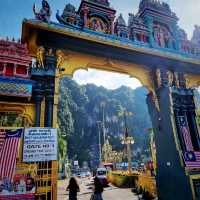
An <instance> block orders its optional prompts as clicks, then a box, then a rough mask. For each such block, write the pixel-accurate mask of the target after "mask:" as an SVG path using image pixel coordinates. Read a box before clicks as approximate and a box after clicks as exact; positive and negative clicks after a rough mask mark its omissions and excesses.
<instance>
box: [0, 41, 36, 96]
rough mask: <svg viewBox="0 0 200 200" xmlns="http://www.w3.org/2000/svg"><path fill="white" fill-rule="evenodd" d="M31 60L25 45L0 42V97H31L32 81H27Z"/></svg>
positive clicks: (13, 42)
mask: <svg viewBox="0 0 200 200" xmlns="http://www.w3.org/2000/svg"><path fill="white" fill-rule="evenodd" d="M31 60H32V59H31V57H30V56H29V54H28V50H27V47H26V45H25V44H21V42H20V41H18V42H15V41H14V40H12V41H9V40H8V39H7V40H0V95H3V96H16V97H28V98H30V97H31V96H32V86H33V81H31V80H29V79H30V76H29V67H30V65H31Z"/></svg>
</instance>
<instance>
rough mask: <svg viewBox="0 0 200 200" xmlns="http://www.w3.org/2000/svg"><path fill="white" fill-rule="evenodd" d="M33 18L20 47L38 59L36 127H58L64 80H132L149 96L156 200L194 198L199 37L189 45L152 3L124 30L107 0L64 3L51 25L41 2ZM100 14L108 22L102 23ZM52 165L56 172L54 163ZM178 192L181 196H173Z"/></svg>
mask: <svg viewBox="0 0 200 200" xmlns="http://www.w3.org/2000/svg"><path fill="white" fill-rule="evenodd" d="M34 13H35V16H36V19H35V20H24V21H23V28H22V41H23V42H24V43H26V44H27V46H28V50H29V53H30V55H31V56H32V57H35V58H36V59H37V62H36V63H35V65H33V66H32V68H31V79H32V80H33V81H34V82H35V83H36V84H35V87H34V90H33V94H34V98H32V102H33V103H34V108H35V126H45V127H56V126H57V105H58V85H59V78H60V77H62V76H65V75H70V76H72V75H73V73H74V71H76V70H77V69H80V68H83V69H88V68H95V69H103V70H107V71H114V72H119V73H124V74H128V75H130V76H131V77H136V78H137V79H139V80H140V81H141V83H142V84H143V85H144V86H146V87H147V88H148V90H149V95H148V97H147V104H148V107H149V112H150V115H151V119H152V124H153V127H154V131H155V142H156V149H157V155H156V157H157V176H156V181H157V187H158V198H159V199H162V200H174V199H177V200H188V199H192V198H193V199H196V198H198V193H197V192H196V191H197V190H198V181H200V174H199V170H200V164H199V160H198V155H199V154H200V140H199V137H200V136H199V132H198V127H197V124H196V122H195V118H196V113H195V104H194V99H193V96H194V94H193V90H192V89H191V87H193V86H196V85H199V83H200V82H199V80H200V47H199V43H198V42H199V40H200V37H199V36H198V35H199V34H194V37H193V39H192V41H189V40H188V39H187V36H186V34H185V32H184V31H183V30H182V29H180V28H179V27H178V25H177V21H178V18H177V16H176V14H175V13H173V12H172V10H171V8H170V7H169V5H168V4H166V3H160V2H158V1H152V0H142V1H141V2H140V6H139V10H138V13H137V15H133V14H132V15H130V20H129V24H128V25H126V23H125V20H124V19H123V17H122V16H120V17H119V18H118V19H117V20H116V21H114V19H115V14H116V11H115V10H114V9H112V8H111V7H110V4H109V2H108V1H107V0H90V1H86V0H82V2H81V5H80V7H79V9H78V11H76V9H75V8H74V7H73V6H72V5H70V4H68V5H67V6H66V7H65V9H64V12H63V14H62V15H59V14H58V13H57V19H58V21H59V23H55V22H51V21H50V15H51V11H50V6H49V5H48V3H47V2H46V1H45V0H43V7H42V9H41V11H40V12H39V13H37V12H36V11H35V9H34ZM102 15H103V16H104V18H106V20H104V21H103V20H100V19H102V17H101V16H102ZM94 16H95V19H93V17H94ZM91 21H92V25H91ZM104 23H106V24H104ZM172 30H173V33H172ZM195 31H196V33H199V32H200V31H199V27H196V29H195ZM169 147H170V148H169ZM51 166H52V167H55V168H56V162H52V164H51ZM177 185H178V186H179V189H180V191H184V193H179V192H177ZM51 186H52V188H53V189H52V188H51V189H50V190H49V192H50V196H51V197H52V199H56V194H55V192H53V191H54V189H55V188H56V182H55V181H52V183H51Z"/></svg>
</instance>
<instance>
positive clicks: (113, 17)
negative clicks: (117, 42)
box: [110, 15, 115, 34]
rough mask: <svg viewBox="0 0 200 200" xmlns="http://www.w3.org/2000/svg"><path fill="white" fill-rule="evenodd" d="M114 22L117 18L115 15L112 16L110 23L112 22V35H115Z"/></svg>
mask: <svg viewBox="0 0 200 200" xmlns="http://www.w3.org/2000/svg"><path fill="white" fill-rule="evenodd" d="M114 20H115V16H114V15H110V22H111V27H110V33H111V34H114V24H115V23H114Z"/></svg>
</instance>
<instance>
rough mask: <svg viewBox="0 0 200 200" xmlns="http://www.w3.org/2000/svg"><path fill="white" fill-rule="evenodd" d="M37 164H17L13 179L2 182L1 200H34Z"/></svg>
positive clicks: (5, 179)
mask: <svg viewBox="0 0 200 200" xmlns="http://www.w3.org/2000/svg"><path fill="white" fill-rule="evenodd" d="M36 174H37V165H36V164H22V163H17V165H16V168H15V175H14V177H13V179H9V178H8V177H4V178H3V179H1V180H0V200H19V199H20V200H34V199H35V192H36V186H35V177H36Z"/></svg>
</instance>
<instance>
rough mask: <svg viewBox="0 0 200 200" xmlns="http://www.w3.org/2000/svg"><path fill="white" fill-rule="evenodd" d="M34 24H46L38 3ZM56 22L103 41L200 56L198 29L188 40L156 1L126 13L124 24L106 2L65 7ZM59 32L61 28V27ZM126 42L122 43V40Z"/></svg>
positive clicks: (96, 0) (44, 10)
mask: <svg viewBox="0 0 200 200" xmlns="http://www.w3.org/2000/svg"><path fill="white" fill-rule="evenodd" d="M33 11H34V13H35V17H36V19H37V20H40V21H43V22H48V23H49V24H52V25H54V26H57V28H59V24H56V23H53V22H51V21H50V16H51V9H50V6H49V4H48V3H47V1H45V0H43V1H42V8H41V9H40V12H36V10H35V6H34V9H33ZM56 18H57V20H58V22H59V23H60V24H62V25H65V27H66V28H71V29H72V28H73V30H74V31H81V32H86V33H87V34H88V33H89V34H90V35H96V34H95V32H98V33H99V34H100V35H99V34H98V36H102V37H106V38H108V39H110V40H112V39H114V40H116V37H117V40H119V41H120V42H126V43H127V42H128V43H129V44H132V45H142V46H145V47H149V48H154V49H158V50H162V51H168V52H172V53H179V54H183V55H191V56H200V27H199V26H195V30H194V34H193V37H192V39H191V40H189V39H188V38H187V34H186V33H185V31H184V30H183V29H181V28H180V27H179V26H178V17H177V16H176V14H175V13H174V12H173V11H172V10H171V8H170V6H169V5H168V4H167V3H164V2H160V1H157V0H141V1H140V4H139V9H138V12H137V13H136V14H133V13H130V14H129V19H128V23H126V21H125V20H124V18H123V16H122V14H120V15H119V16H118V17H116V10H115V9H113V8H111V6H110V2H109V1H108V0H89V1H88V0H82V1H81V4H80V6H79V8H78V9H77V10H76V7H75V6H73V5H72V4H67V5H66V6H65V8H64V10H63V12H62V14H60V12H59V11H58V12H57V13H56ZM62 28H64V27H63V26H62ZM124 39H126V40H124Z"/></svg>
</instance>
